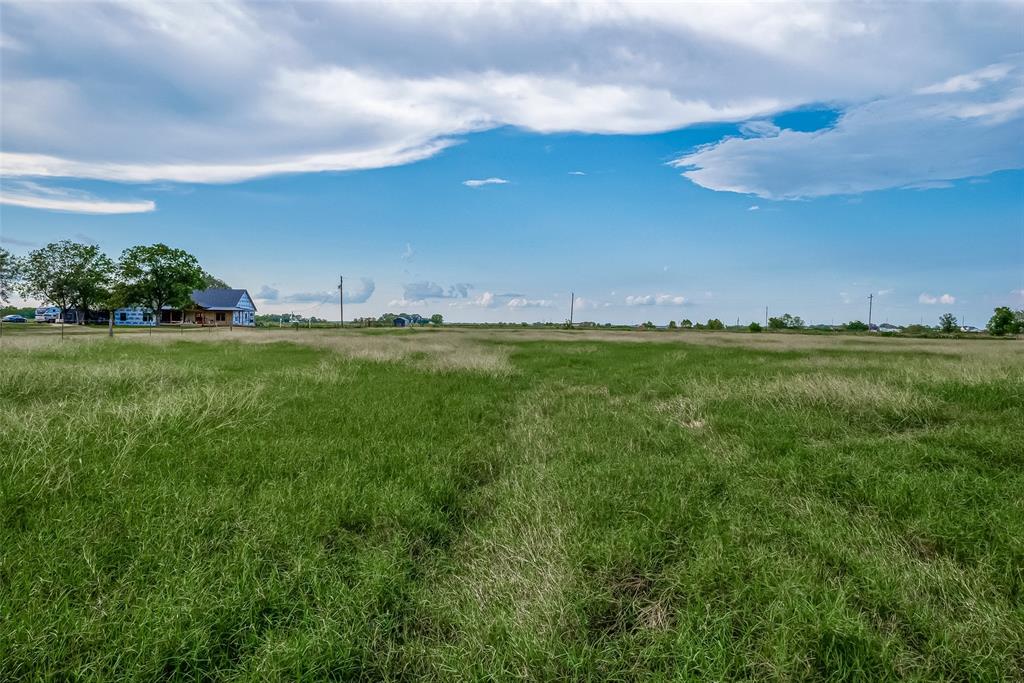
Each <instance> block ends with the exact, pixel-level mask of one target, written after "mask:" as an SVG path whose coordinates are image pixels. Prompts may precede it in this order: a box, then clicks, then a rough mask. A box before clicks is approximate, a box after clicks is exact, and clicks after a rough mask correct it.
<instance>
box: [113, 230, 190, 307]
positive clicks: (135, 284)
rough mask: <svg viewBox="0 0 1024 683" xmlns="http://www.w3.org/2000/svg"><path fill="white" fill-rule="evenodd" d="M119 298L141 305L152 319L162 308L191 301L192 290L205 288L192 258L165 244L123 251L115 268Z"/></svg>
mask: <svg viewBox="0 0 1024 683" xmlns="http://www.w3.org/2000/svg"><path fill="white" fill-rule="evenodd" d="M117 273H118V279H119V280H120V288H121V298H122V300H123V301H124V302H126V303H128V304H137V305H143V306H146V307H148V308H150V309H151V310H152V311H153V313H154V315H160V309H162V308H163V307H164V306H173V307H175V308H180V307H184V306H187V305H188V304H189V303H190V302H191V300H192V290H194V289H202V288H203V287H204V285H205V280H204V277H203V275H204V273H203V269H202V268H200V267H199V261H198V260H196V257H195V256H193V255H192V254H190V253H188V252H187V251H184V250H183V249H174V248H173V247H169V246H167V245H166V244H153V245H150V246H138V247H130V248H128V249H125V250H124V252H122V253H121V259H120V261H119V262H118V264H117Z"/></svg>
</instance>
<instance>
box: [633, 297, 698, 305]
mask: <svg viewBox="0 0 1024 683" xmlns="http://www.w3.org/2000/svg"><path fill="white" fill-rule="evenodd" d="M688 302H689V300H688V299H687V298H686V297H685V296H681V295H678V294H645V295H642V296H632V295H631V296H627V297H626V305H627V306H683V305H685V304H687V303H688Z"/></svg>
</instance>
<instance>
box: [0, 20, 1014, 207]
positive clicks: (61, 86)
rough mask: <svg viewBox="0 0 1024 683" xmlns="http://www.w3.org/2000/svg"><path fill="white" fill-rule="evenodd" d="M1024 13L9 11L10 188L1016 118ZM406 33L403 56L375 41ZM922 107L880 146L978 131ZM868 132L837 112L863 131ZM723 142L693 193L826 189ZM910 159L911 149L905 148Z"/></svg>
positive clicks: (913, 175) (986, 155)
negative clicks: (715, 135) (569, 143)
mask: <svg viewBox="0 0 1024 683" xmlns="http://www.w3.org/2000/svg"><path fill="white" fill-rule="evenodd" d="M1019 19H1020V16H1019V6H1018V5H1016V4H1015V3H1012V2H1011V3H1006V4H1003V3H994V2H986V3H962V4H958V3H927V4H926V3H873V4H860V3H808V4H799V5H794V6H792V7H786V8H782V9H780V7H779V6H778V5H777V4H774V3H749V4H738V3H729V4H725V5H721V6H713V7H703V8H702V10H701V11H700V12H695V11H693V8H692V7H690V6H688V5H685V4H675V5H673V4H668V3H657V4H655V3H650V4H641V3H610V4H605V3H576V4H568V3H547V4H534V3H518V4H511V5H508V4H450V5H442V6H436V5H434V6H423V5H416V4H412V3H392V4H385V5H374V6H372V7H371V6H369V5H363V4H358V3H343V4H336V3H301V2H300V3H294V4H285V3H245V2H240V1H234V2H232V1H228V2H223V3H169V4H168V3H120V4H115V3H70V4H62V5H57V4H54V3H40V2H8V3H5V5H4V28H3V35H2V41H0V42H2V46H3V49H4V79H3V83H2V92H0V97H2V98H3V102H4V107H3V110H2V112H0V117H2V130H3V150H2V154H3V157H2V159H0V167H2V173H3V174H5V175H7V176H8V177H12V176H21V177H26V176H39V177H46V176H50V177H55V176H73V177H80V178H98V179H105V180H115V181H122V182H149V181H156V180H167V181H178V182H204V183H217V182H235V181H240V180H245V179H249V178H254V177H259V176H266V175H272V174H278V173H297V172H310V171H326V170H358V169H365V168H379V167H383V166H391V165H396V164H405V163H411V162H413V161H416V160H419V159H424V158H426V157H429V156H431V155H434V154H437V153H438V152H440V151H441V150H443V149H445V148H446V147H448V146H450V145H452V144H455V142H456V139H457V138H458V137H459V136H462V135H465V134H467V133H472V132H476V131H482V130H487V129H492V128H496V127H499V126H506V125H509V126H517V127H520V128H523V129H527V130H532V131H540V132H558V131H578V132H586V133H627V134H635V133H652V132H659V131H666V130H672V129H677V128H680V127H684V126H688V125H691V124H694V123H703V122H713V121H748V122H750V123H748V124H747V125H746V126H745V127H744V131H743V134H744V135H748V136H756V137H749V138H746V139H745V140H744V141H745V142H747V143H751V144H753V143H761V144H765V143H772V144H774V145H775V146H774V147H772V148H771V149H772V150H783V156H782V157H781V158H782V160H789V161H790V162H793V163H798V162H799V161H801V160H802V159H803V158H804V157H801V156H800V155H798V154H796V153H795V152H791V151H785V150H787V149H788V146H790V145H793V144H796V143H794V141H793V138H792V136H791V132H790V131H779V132H778V133H777V134H775V132H774V131H773V130H772V129H771V124H770V123H769V122H768V118H767V117H769V116H770V115H772V114H773V113H775V112H779V111H782V110H785V109H790V108H793V107H796V106H800V105H804V104H808V103H816V102H843V103H857V102H868V101H875V100H878V99H879V98H881V101H883V102H885V101H888V102H892V101H894V98H895V101H897V103H899V102H901V100H899V98H900V96H902V95H907V94H908V93H915V92H916V93H917V94H916V95H913V96H912V97H921V98H928V97H951V96H956V97H963V98H965V99H964V100H963V102H962V104H963V107H962V111H961V113H962V114H963V115H964V116H966V117H967V118H970V116H971V112H972V111H973V112H974V115H975V116H976V117H980V118H987V119H988V120H994V117H995V116H996V115H997V114H998V111H997V110H999V109H1000V108H1001V109H1002V110H1003V115H1004V116H1006V117H1008V118H1007V121H1010V120H1012V119H1013V118H1014V117H1015V116H1016V114H1015V113H1014V106H1015V105H1013V104H1012V102H1009V101H1007V102H996V101H990V100H989V99H986V97H987V96H986V95H985V93H986V92H987V91H988V89H990V88H993V87H997V86H998V84H999V83H1002V82H1004V81H1005V80H1006V79H1008V78H1011V77H1012V74H1005V75H1004V74H1001V73H1000V70H999V69H1000V67H998V66H996V67H993V66H991V65H994V64H997V63H999V62H1000V60H1001V59H1002V56H1003V55H1006V54H1012V53H1014V52H1018V51H1019V50H1020V31H1019ZM451 36H458V37H459V39H458V40H452V39H451ZM394 44H401V45H402V46H403V49H402V50H384V49H381V46H382V45H394ZM40 55H45V56H46V57H45V59H42V58H40V57H39V56H40ZM893 64H898V65H899V68H893ZM168 93H173V96H169V95H168ZM864 106H868V105H861V107H864ZM899 106H909V105H907V103H906V102H903V104H900V105H899ZM972 107H974V109H972ZM897 108H899V107H897ZM910 108H911V109H912V110H913V111H912V114H911V113H908V114H907V116H906V117H903V118H901V119H899V120H897V121H896V122H895V124H894V126H893V127H892V128H891V129H885V127H884V126H882V124H881V123H879V124H878V126H879V130H883V129H885V134H884V135H882V138H883V139H884V140H885V141H886V142H887V143H898V142H899V137H900V135H902V134H903V132H904V131H906V130H908V127H907V125H905V124H906V120H908V119H911V118H913V116H917V117H919V118H921V119H922V120H923V121H925V123H926V124H928V125H926V128H928V129H929V130H930V132H931V134H932V135H935V134H941V133H944V132H949V133H951V134H952V135H951V136H950V137H954V138H955V137H958V136H959V137H961V138H969V137H970V136H973V135H976V134H980V133H979V130H978V129H977V128H976V127H963V126H961V127H954V128H951V129H950V130H949V131H944V130H936V126H934V125H930V124H929V122H934V121H935V120H936V115H934V114H933V113H930V112H929V111H928V110H927V109H922V108H921V107H918V106H916V105H914V106H913V107H910ZM855 110H856V108H855ZM868 114H869V116H868V118H870V114H871V112H868ZM901 122H903V123H901ZM855 123H856V121H855V120H852V121H851V120H846V122H845V123H842V124H841V125H842V126H845V127H848V128H850V129H852V130H854V132H856V129H857V127H856V126H855V125H854V124H855ZM965 125H966V124H965ZM1005 134H1006V130H1002V131H1000V132H999V135H1002V136H1003V139H1004V140H1005ZM849 135H851V136H853V137H847V138H845V139H846V140H849V141H850V142H849V143H848V144H853V139H854V138H855V137H856V136H855V135H853V133H850V134H849ZM993 135H995V134H993ZM982 137H983V138H984V137H985V136H984V135H982ZM936 139H937V140H945V139H947V138H946V137H945V136H943V135H939V136H938V137H937V138H936ZM981 142H982V144H980V145H979V146H978V148H977V151H976V153H975V154H973V157H975V158H977V159H978V161H977V162H975V163H973V164H971V165H972V167H973V168H975V169H976V170H977V172H978V173H987V172H989V171H988V170H987V169H990V168H992V167H1000V164H999V163H997V162H994V161H993V160H992V159H990V157H991V156H992V155H993V154H994V153H995V154H996V157H997V159H1001V158H1004V156H1000V155H999V154H998V152H997V151H994V150H993V146H992V145H991V144H990V142H989V141H988V140H987V139H983V140H982V141H981ZM723 144H726V143H723ZM807 144H808V143H807V142H806V141H801V142H800V144H799V145H797V146H800V145H803V146H806V145H807ZM817 144H819V145H820V144H822V143H817ZM964 144H966V143H964ZM940 147H941V149H940V150H939V151H940V152H943V151H944V152H952V153H955V152H958V151H963V150H962V148H961V147H957V146H956V145H953V146H952V147H950V145H949V144H945V143H944V146H940ZM847 148H849V147H847ZM743 149H745V150H749V149H751V148H750V147H746V148H743ZM816 149H817V150H819V151H820V150H821V147H816ZM725 151H727V152H729V153H730V155H729V157H728V159H727V161H728V162H729V163H728V164H726V163H725V161H723V160H722V159H721V158H716V157H712V156H704V157H702V159H701V160H702V161H703V162H707V163H706V164H702V168H704V169H705V171H706V172H705V173H704V174H703V175H701V176H698V178H699V179H698V180H697V182H700V183H701V184H705V183H706V184H707V185H708V186H714V187H715V188H716V189H718V187H719V186H722V187H723V188H725V189H728V188H731V187H753V188H755V189H754V190H752V191H757V190H758V189H764V190H765V191H766V192H770V193H773V194H775V195H779V196H785V195H788V194H794V193H796V194H799V193H801V192H802V193H805V194H807V193H808V192H810V193H813V192H814V191H818V192H820V191H822V189H823V188H824V187H825V186H826V181H825V180H822V181H821V182H820V183H817V184H812V186H811V187H810V188H808V187H805V185H807V183H800V182H794V181H793V179H784V180H786V182H781V181H780V183H779V184H778V187H776V186H775V184H771V183H768V184H767V186H766V187H763V188H762V185H764V183H762V182H760V181H758V180H757V178H753V179H751V178H748V177H747V176H746V175H744V174H743V173H742V172H741V171H742V167H743V164H742V163H741V162H742V160H738V159H737V156H736V154H733V152H735V151H738V150H737V149H736V148H735V147H733V146H730V147H727V148H725ZM915 151H916V147H914V145H913V144H911V145H897V147H896V149H895V150H894V151H893V154H892V155H890V156H897V155H898V153H905V154H908V155H909V156H904V157H903V159H904V160H913V159H914V158H915V157H914V156H913V152H915ZM1011 151H1012V150H1011ZM723 153H724V152H723ZM771 153H772V152H769V153H768V156H771ZM758 154H759V152H758ZM794 155H795V156H794ZM941 156H942V154H940V153H933V154H931V155H930V156H928V157H927V159H926V162H921V163H913V164H909V165H908V169H907V170H906V171H905V172H903V173H901V174H899V175H900V176H901V183H902V184H904V185H905V184H909V183H912V182H920V181H925V180H934V179H936V176H935V174H934V173H933V172H931V171H929V170H928V169H929V168H930V167H929V165H928V164H930V163H932V162H934V161H935V160H936V158H938V157H941ZM947 156H948V155H947ZM1018 158H1019V155H1018ZM712 162H714V163H712ZM737 164H739V165H740V167H741V168H740V170H739V171H738V170H736V168H735V167H736V165H737ZM759 164H760V165H763V164H764V162H763V161H761V162H757V163H754V165H755V166H756V167H757V168H756V171H757V172H756V173H754V171H752V172H751V173H754V175H763V170H762V169H761V168H760V165H759ZM712 167H714V170H707V169H711V168H712ZM723 167H725V168H724V170H723ZM821 170H827V171H830V172H831V174H834V175H836V176H837V178H836V179H834V180H833V181H831V182H830V183H828V187H830V188H834V187H840V188H845V187H849V186H852V187H861V186H864V185H867V186H872V185H874V184H877V173H874V174H873V175H871V174H869V175H871V177H873V178H875V179H876V180H875V181H874V182H866V181H861V180H859V179H857V178H855V179H854V180H856V182H854V181H852V180H851V179H850V177H849V176H852V175H857V176H858V178H859V176H860V175H862V174H861V173H857V174H854V173H853V171H852V170H851V171H847V170H845V169H843V168H841V167H835V166H833V165H831V164H830V163H828V162H823V163H822V164H818V165H817V166H816V167H815V171H821ZM853 170H857V171H865V172H867V171H872V172H875V171H877V169H875V168H874V167H871V168H868V169H861V168H855V169H853ZM939 170H940V171H941V172H943V173H947V172H948V170H947V169H945V168H940V169H939ZM936 172H938V171H936ZM737 173H739V175H740V176H741V177H740V178H739V179H737V178H736V175H737ZM952 177H954V176H953V175H949V176H947V178H952ZM940 179H945V178H940ZM741 181H742V182H741Z"/></svg>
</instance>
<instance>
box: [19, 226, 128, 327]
mask: <svg viewBox="0 0 1024 683" xmlns="http://www.w3.org/2000/svg"><path fill="white" fill-rule="evenodd" d="M113 271H114V264H113V262H112V261H111V260H110V258H109V257H108V256H107V255H106V254H104V253H103V252H102V251H100V248H99V247H97V246H96V245H94V244H81V243H79V242H72V241H71V240H61V241H59V242H51V243H50V244H47V245H46V246H45V247H42V248H41V249H36V250H35V251H32V252H30V253H29V255H28V257H27V258H26V259H25V260H24V262H23V263H22V276H21V284H20V287H19V289H20V291H21V293H22V294H23V295H25V296H27V297H31V298H34V299H42V300H43V301H47V302H49V303H52V304H54V305H56V306H60V309H61V315H62V316H63V314H64V313H65V312H66V311H67V309H69V308H72V307H74V308H78V309H80V310H81V311H82V316H81V319H80V322H84V320H85V317H86V315H87V314H88V312H89V310H90V309H91V308H94V307H95V306H96V305H97V304H100V303H102V302H103V301H104V300H105V299H106V298H107V295H108V291H109V288H110V286H111V277H112V275H113Z"/></svg>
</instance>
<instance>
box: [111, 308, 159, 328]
mask: <svg viewBox="0 0 1024 683" xmlns="http://www.w3.org/2000/svg"><path fill="white" fill-rule="evenodd" d="M147 316H148V318H149V319H148V320H147V319H146V318H147ZM114 325H117V326H118V327H155V326H156V318H155V317H154V316H152V315H150V313H149V309H148V308H138V307H136V308H119V309H117V310H116V311H114Z"/></svg>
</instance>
